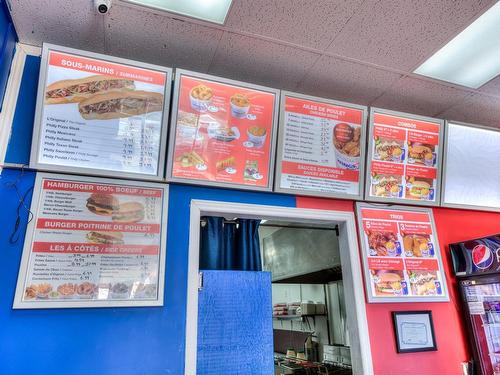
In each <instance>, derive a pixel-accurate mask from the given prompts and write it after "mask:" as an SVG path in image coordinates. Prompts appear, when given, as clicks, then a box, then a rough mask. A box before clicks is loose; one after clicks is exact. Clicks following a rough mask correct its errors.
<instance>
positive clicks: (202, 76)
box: [166, 69, 280, 191]
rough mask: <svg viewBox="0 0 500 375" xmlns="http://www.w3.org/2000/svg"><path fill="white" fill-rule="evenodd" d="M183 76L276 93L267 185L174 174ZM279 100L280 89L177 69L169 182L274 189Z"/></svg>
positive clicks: (170, 134) (169, 157)
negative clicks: (176, 175) (210, 179)
mask: <svg viewBox="0 0 500 375" xmlns="http://www.w3.org/2000/svg"><path fill="white" fill-rule="evenodd" d="M182 76H188V77H192V78H200V79H204V80H208V81H213V82H215V83H221V84H227V85H233V86H240V87H244V88H248V89H253V90H259V91H263V92H268V93H271V94H274V96H275V98H274V110H273V121H272V127H273V129H272V134H271V138H270V152H269V165H268V171H269V172H268V173H269V176H268V184H267V186H250V185H244V184H233V183H229V182H220V181H207V180H202V179H192V178H183V177H175V176H173V173H172V171H173V166H174V154H175V141H176V135H177V113H178V111H179V108H178V107H179V94H180V82H181V77H182ZM279 100H280V90H279V89H274V88H270V87H265V86H260V85H254V84H251V83H246V82H241V81H235V80H232V79H228V78H222V77H217V76H213V75H209V74H204V73H198V72H193V71H190V70H185V69H175V78H174V92H173V100H172V113H171V116H170V130H169V141H168V156H167V170H166V180H167V182H178V183H184V184H191V185H202V186H216V187H222V188H230V189H239V190H253V191H272V190H273V182H274V163H275V159H276V158H275V155H276V137H277V132H278V117H279V116H278V114H279Z"/></svg>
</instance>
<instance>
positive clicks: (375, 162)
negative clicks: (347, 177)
mask: <svg viewBox="0 0 500 375" xmlns="http://www.w3.org/2000/svg"><path fill="white" fill-rule="evenodd" d="M369 128H370V135H369V137H368V158H367V168H366V183H365V184H366V186H365V199H366V200H373V201H382V202H408V203H411V204H417V205H427V206H437V205H438V204H439V199H440V193H441V190H440V188H441V164H442V156H443V129H444V121H442V120H438V119H434V118H429V117H422V116H416V115H410V114H407V113H401V112H393V111H388V110H383V109H377V108H372V109H371V113H370V124H369Z"/></svg>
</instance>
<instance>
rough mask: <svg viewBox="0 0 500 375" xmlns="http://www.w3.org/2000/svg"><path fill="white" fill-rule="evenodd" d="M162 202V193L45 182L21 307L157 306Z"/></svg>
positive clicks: (124, 187) (107, 184) (153, 189)
mask: <svg viewBox="0 0 500 375" xmlns="http://www.w3.org/2000/svg"><path fill="white" fill-rule="evenodd" d="M94 180H95V179H93V180H92V181H94ZM163 199H164V189H163V188H160V187H158V188H149V187H143V186H130V185H119V184H110V183H99V182H84V181H74V180H59V179H51V178H45V179H43V180H42V182H41V191H40V203H39V207H38V209H37V210H36V217H35V218H34V226H35V229H34V235H33V239H32V243H31V245H30V257H29V262H28V265H27V272H26V276H25V283H24V291H23V296H22V301H24V302H30V303H37V302H71V301H78V300H82V299H83V300H92V301H114V300H130V301H134V300H143V301H147V300H156V299H157V298H158V285H159V279H158V278H159V274H160V272H159V268H160V254H161V244H162V241H161V233H162V231H161V227H162V213H163Z"/></svg>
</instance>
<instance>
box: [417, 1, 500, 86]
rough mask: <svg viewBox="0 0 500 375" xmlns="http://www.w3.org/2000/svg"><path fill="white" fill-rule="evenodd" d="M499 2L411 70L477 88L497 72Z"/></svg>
mask: <svg viewBox="0 0 500 375" xmlns="http://www.w3.org/2000/svg"><path fill="white" fill-rule="evenodd" d="M499 42H500V2H497V3H496V4H495V5H493V6H492V7H491V8H490V9H489V10H488V11H487V12H486V13H484V14H483V15H481V17H479V18H478V19H477V20H476V21H474V22H473V23H472V24H470V25H469V26H468V27H467V28H466V29H465V30H464V31H462V32H461V33H460V34H458V35H457V36H456V37H455V38H453V39H452V40H451V41H450V42H449V43H448V44H446V45H445V46H444V47H443V48H441V49H440V50H439V51H437V52H436V53H435V54H434V55H433V56H431V57H430V58H429V59H428V60H427V61H426V62H424V63H423V64H422V65H420V66H419V67H418V68H417V70H415V73H417V74H421V75H424V76H427V77H431V78H436V79H440V80H442V81H447V82H452V83H456V84H459V85H462V86H467V87H471V88H474V89H477V88H478V87H480V86H482V85H484V84H485V83H486V82H488V81H490V80H491V79H492V78H494V77H496V76H497V75H499V74H500V48H499Z"/></svg>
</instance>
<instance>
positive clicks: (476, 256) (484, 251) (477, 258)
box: [472, 245, 493, 270]
mask: <svg viewBox="0 0 500 375" xmlns="http://www.w3.org/2000/svg"><path fill="white" fill-rule="evenodd" d="M472 262H473V263H474V265H475V266H476V267H477V268H479V269H481V270H485V269H487V268H489V267H490V266H491V265H492V263H493V252H492V251H491V249H490V248H489V247H488V246H485V245H476V246H474V248H473V249H472Z"/></svg>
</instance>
